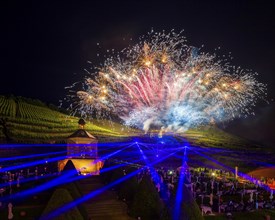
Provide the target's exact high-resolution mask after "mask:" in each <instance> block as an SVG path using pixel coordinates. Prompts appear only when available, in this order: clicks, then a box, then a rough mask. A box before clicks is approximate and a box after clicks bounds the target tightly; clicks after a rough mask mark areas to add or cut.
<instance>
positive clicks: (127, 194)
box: [118, 168, 138, 204]
mask: <svg viewBox="0 0 275 220" xmlns="http://www.w3.org/2000/svg"><path fill="white" fill-rule="evenodd" d="M135 171H136V169H134V168H130V169H129V170H128V173H132V172H135ZM137 189H138V180H137V177H136V176H133V177H132V178H130V179H128V180H126V181H124V182H123V183H122V184H121V186H120V189H119V192H118V196H119V198H120V199H126V202H127V203H128V204H131V203H132V201H133V199H134V196H135V194H136V192H137Z"/></svg>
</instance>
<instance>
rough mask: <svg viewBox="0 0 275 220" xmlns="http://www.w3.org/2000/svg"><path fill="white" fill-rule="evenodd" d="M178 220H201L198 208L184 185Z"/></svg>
mask: <svg viewBox="0 0 275 220" xmlns="http://www.w3.org/2000/svg"><path fill="white" fill-rule="evenodd" d="M180 207H181V208H180V215H179V216H180V218H179V220H186V219H188V220H203V219H204V218H203V217H202V214H201V211H200V208H199V206H198V204H197V203H196V201H195V200H194V198H193V196H192V194H191V192H190V191H189V190H188V188H187V187H186V186H185V185H184V186H183V190H182V201H181V204H180Z"/></svg>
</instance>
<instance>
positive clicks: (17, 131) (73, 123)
mask: <svg viewBox="0 0 275 220" xmlns="http://www.w3.org/2000/svg"><path fill="white" fill-rule="evenodd" d="M32 102H33V103H32ZM78 120H79V118H77V117H73V116H69V115H66V114H63V113H61V112H59V111H55V110H52V109H50V108H49V107H47V106H46V105H45V104H43V103H41V102H37V101H35V100H34V101H32V100H30V99H25V98H21V97H5V96H0V141H1V142H4V141H5V140H6V139H7V136H8V138H10V139H11V140H12V141H13V142H22V143H23V142H24V143H41V142H42V143H43V142H63V141H64V140H65V138H66V137H68V136H69V135H70V134H72V133H73V132H74V131H75V130H76V129H77V128H78V124H77V122H78ZM85 129H86V130H87V131H89V132H91V133H92V134H93V135H95V136H108V137H123V136H126V135H131V134H132V133H133V132H136V131H135V130H134V129H129V128H127V127H125V126H122V125H120V124H119V123H115V122H110V121H97V120H92V121H87V124H86V126H85Z"/></svg>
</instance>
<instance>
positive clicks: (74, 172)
mask: <svg viewBox="0 0 275 220" xmlns="http://www.w3.org/2000/svg"><path fill="white" fill-rule="evenodd" d="M69 172H70V173H71V174H70V176H71V177H73V176H77V175H78V172H77V170H76V168H75V166H74V164H73V162H72V161H71V160H68V161H67V163H66V165H65V166H64V169H63V170H62V174H65V173H69Z"/></svg>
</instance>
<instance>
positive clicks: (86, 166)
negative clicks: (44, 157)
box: [58, 158, 103, 175]
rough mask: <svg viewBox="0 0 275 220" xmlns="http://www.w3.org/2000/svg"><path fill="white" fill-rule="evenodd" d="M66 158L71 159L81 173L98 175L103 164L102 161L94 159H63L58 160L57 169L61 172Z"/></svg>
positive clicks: (66, 160)
mask: <svg viewBox="0 0 275 220" xmlns="http://www.w3.org/2000/svg"><path fill="white" fill-rule="evenodd" d="M68 160H71V161H72V162H73V164H74V166H75V168H76V170H77V171H78V172H81V174H92V175H99V174H100V169H101V168H102V166H103V161H101V160H94V159H69V158H68V159H64V160H60V161H58V171H59V172H61V171H62V170H63V169H64V167H65V165H66V163H67V162H68Z"/></svg>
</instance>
